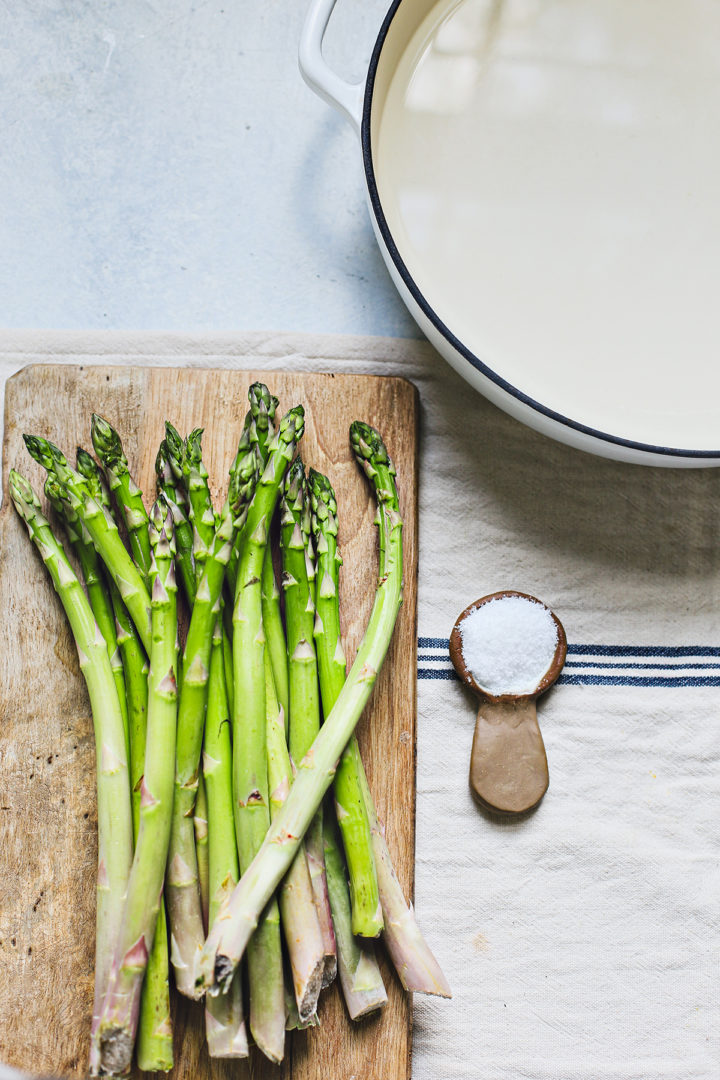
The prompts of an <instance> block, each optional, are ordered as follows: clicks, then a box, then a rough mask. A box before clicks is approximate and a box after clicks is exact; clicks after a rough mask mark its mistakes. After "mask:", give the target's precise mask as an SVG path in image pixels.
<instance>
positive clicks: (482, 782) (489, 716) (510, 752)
mask: <svg viewBox="0 0 720 1080" xmlns="http://www.w3.org/2000/svg"><path fill="white" fill-rule="evenodd" d="M548 783H549V776H548V764H547V756H546V754H545V744H544V743H543V738H542V735H541V733H540V726H539V724H538V719H537V709H536V707H535V698H530V697H527V698H518V699H517V700H516V701H487V700H483V701H481V703H480V708H479V710H478V716H477V721H476V724H475V735H474V737H473V745H472V755H471V757H470V790H471V792H472V794H473V796H474V798H475V799H477V801H478V802H479V803H480V804H481V805H482V806H485V807H487V808H488V809H490V810H497V811H500V812H501V813H504V814H522V813H523V812H524V811H526V810H530V809H532V807H533V806H536V805H537V804H538V803H539V802H540V800H541V799H542V797H543V795H544V794H545V792H546V791H547V788H548Z"/></svg>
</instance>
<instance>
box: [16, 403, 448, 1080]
mask: <svg viewBox="0 0 720 1080" xmlns="http://www.w3.org/2000/svg"><path fill="white" fill-rule="evenodd" d="M249 405H250V407H249V411H248V413H247V416H246V419H245V424H244V427H243V430H242V432H241V434H240V437H239V442H238V448H237V453H236V455H235V458H234V461H233V464H232V466H231V469H230V476H229V484H228V493H227V497H226V499H225V502H224V504H223V506H222V508H221V509H220V510H219V511H218V512H216V511H215V509H214V507H213V504H212V500H211V497H210V489H209V484H208V474H207V470H206V469H205V467H204V465H203V461H202V430H200V429H196V430H194V431H192V432H191V433H190V434H189V435H188V436H187V438H186V439H182V438H181V436H180V435H179V433H178V432H177V431H176V430H175V428H174V427H173V426H172V425H171V424H169V423H168V424H166V432H165V439H164V440H163V442H162V444H161V446H160V449H159V451H158V455H157V460H156V471H157V484H158V498H157V501H156V502H155V504H154V506H153V507H152V509H151V510H150V511H149V512H148V511H147V509H146V507H145V504H144V501H143V498H142V493H141V492H140V491H139V489H138V488H137V486H136V484H135V483H134V481H133V479H132V477H131V474H130V471H129V466H128V461H127V458H126V456H125V453H124V451H123V448H122V444H121V441H120V437H119V435H118V433H117V432H116V431H115V430H114V429H113V428H112V427H111V425H110V424H109V423H108V422H107V420H105V419H103V418H102V417H100V416H93V418H92V441H93V446H94V449H95V452H96V455H97V457H98V459H99V461H100V465H98V464H97V463H96V461H95V459H94V458H93V457H92V456H91V455H90V454H88V453H87V452H86V451H84V450H78V453H77V468H73V467H72V466H70V465H69V464H68V462H67V459H66V458H65V456H64V455H63V453H62V452H61V451H60V450H59V449H58V448H57V447H56V446H54V445H53V444H52V443H50V442H48V441H47V440H46V439H44V438H41V437H38V436H25V442H26V445H27V448H28V450H29V452H30V454H31V455H32V456H33V457H34V458H35V460H36V461H38V462H40V463H41V464H42V465H43V466H44V467H45V468H46V470H47V480H46V484H45V493H46V496H47V498H48V501H49V503H50V505H51V507H52V509H53V511H54V513H55V514H56V516H57V518H58V519H59V521H61V522H62V524H63V525H64V528H65V531H66V534H67V538H68V540H69V542H70V545H71V548H72V550H73V553H74V555H75V556H76V560H77V565H78V568H79V574H76V572H75V570H74V569H73V566H72V564H71V562H70V560H69V559H68V557H67V555H66V554H65V551H64V549H63V547H62V545H61V544H60V543H59V542H58V540H57V539H56V537H55V535H54V533H53V531H52V528H51V526H50V524H49V523H48V521H47V519H46V518H45V517H44V516H43V513H42V510H41V506H40V502H39V500H38V498H37V496H36V495H35V494H34V492H33V490H32V488H31V487H30V485H29V484H28V482H27V481H26V480H25V479H24V478H23V477H22V476H21V475H20V474H19V473H17V472H15V471H14V470H13V471H12V472H11V475H10V492H11V496H12V499H13V502H14V504H15V506H16V508H17V510H18V512H19V513H20V515H21V516H22V517H23V519H24V520H25V522H26V524H27V527H28V530H29V533H30V536H31V538H32V540H33V541H34V542H35V544H36V546H37V547H38V549H39V551H40V553H41V555H42V558H43V560H44V561H45V563H46V565H47V567H48V570H49V572H50V575H51V578H52V581H53V584H54V586H55V588H56V590H57V592H58V594H59V596H60V599H61V601H62V603H63V606H64V608H65V611H66V613H67V615H68V619H69V621H70V625H71V627H72V631H73V634H74V636H75V640H76V644H77V648H78V654H79V657H80V666H81V670H82V672H83V675H84V677H85V680H86V682H87V686H88V692H89V695H90V702H91V706H92V712H93V722H94V726H95V737H96V753H97V788H98V840H99V845H98V881H97V897H98V903H97V946H96V970H95V1000H94V1007H93V1022H92V1033H91V1048H90V1068H91V1073H92V1074H94V1075H101V1074H109V1075H122V1074H124V1073H126V1072H127V1070H128V1069H129V1067H130V1064H131V1062H132V1057H133V1051H134V1050H135V1052H136V1055H137V1062H138V1065H139V1067H140V1068H141V1069H146V1070H165V1071H167V1070H169V1069H170V1068H171V1067H172V1064H173V1048H172V1029H171V1020H170V1000H169V968H170V967H172V971H173V976H174V981H175V985H176V987H177V989H178V991H179V992H180V993H182V994H184V995H186V996H187V997H190V998H194V999H198V998H203V997H204V1000H205V1017H206V1033H207V1041H208V1049H209V1053H210V1055H211V1056H212V1057H219V1058H231V1057H236V1058H237V1057H245V1056H247V1054H248V1043H249V1036H248V1027H249V1035H250V1036H251V1037H252V1040H253V1041H254V1042H255V1044H256V1046H257V1047H258V1048H259V1050H261V1051H262V1052H263V1053H264V1054H265V1055H266V1056H267V1057H268V1058H269V1059H271V1060H272V1061H275V1062H279V1061H281V1060H282V1058H283V1054H284V1047H285V1031H286V1029H287V1028H290V1027H298V1026H302V1027H306V1026H311V1025H313V1024H316V1023H317V1004H318V999H319V996H320V993H321V990H322V988H323V987H324V986H326V985H328V984H329V983H330V982H331V981H332V980H333V978H334V977H335V974H336V972H339V976H340V983H341V986H342V991H343V995H344V998H345V1002H346V1005H347V1010H348V1014H349V1016H350V1017H351V1019H353V1020H357V1019H359V1018H360V1017H362V1016H365V1015H366V1014H368V1013H371V1012H373V1011H375V1010H377V1009H380V1008H382V1006H383V1005H384V1004H385V1002H386V1001H387V994H386V991H385V987H384V985H383V980H382V977H381V974H380V968H379V966H378V963H377V959H376V956H375V942H374V939H375V938H377V937H379V936H380V935H382V938H383V940H384V941H385V944H386V946H387V949H388V952H389V954H390V957H391V959H392V961H393V963H394V965H395V968H396V969H397V972H398V975H399V977H400V980H401V982H402V984H403V986H404V987H405V988H406V989H407V990H414V991H420V992H423V993H430V994H439V995H441V996H449V994H450V991H449V988H448V985H447V983H446V981H445V979H444V977H443V975H442V972H441V971H440V969H439V967H438V965H437V963H436V961H435V959H434V957H433V956H432V954H431V953H430V951H429V949H428V947H427V945H426V944H425V942H424V940H423V938H422V936H421V934H420V931H419V929H418V927H417V924H416V922H415V918H414V915H413V912H412V908H411V907H410V906H409V905H408V904H407V902H406V900H405V898H404V896H403V894H402V890H401V888H400V886H399V883H398V879H397V876H396V874H395V872H394V870H393V866H392V861H391V858H390V853H389V851H388V848H387V844H386V843H385V839H384V833H383V829H382V827H381V826H380V824H379V821H378V816H377V813H376V810H375V806H374V803H373V799H372V795H371V793H370V789H369V786H368V782H367V778H366V775H365V771H364V768H363V764H362V760H361V758H360V751H359V748H358V744H357V740H356V739H355V737H354V734H353V732H354V728H355V725H356V724H357V722H358V720H359V718H360V716H361V714H362V711H363V708H364V705H365V703H366V701H367V699H368V697H369V695H370V693H371V690H372V687H373V684H374V682H375V678H376V675H377V672H378V670H379V668H380V665H381V664H382V661H383V659H384V657H385V653H386V651H387V648H388V646H389V643H390V639H391V636H392V632H393V627H394V625H395V620H396V617H397V613H398V609H399V606H400V603H401V599H402V520H401V518H400V512H399V505H398V496H397V488H396V484H395V470H394V468H393V465H392V462H391V460H390V458H389V456H388V454H387V451H386V449H385V446H384V444H383V441H382V439H381V437H380V435H379V434H378V432H376V431H375V430H374V429H373V428H371V427H369V426H368V425H367V424H364V423H361V422H359V421H356V422H355V423H353V424H352V425H351V429H350V441H351V446H352V450H353V453H354V455H355V457H356V459H357V461H358V463H359V464H360V466H361V467H362V469H363V471H364V472H365V474H366V476H367V478H368V480H369V482H370V484H371V486H372V488H373V491H374V495H375V499H376V502H377V511H378V512H377V525H378V533H379V550H380V565H379V575H378V585H377V592H376V596H375V602H374V606H373V609H372V614H371V616H370V620H369V622H368V625H367V628H366V632H365V635H364V637H363V640H362V642H361V645H360V647H359V649H358V652H357V656H356V658H355V662H354V663H353V665H352V667H351V669H350V671H349V672H348V673H347V674H346V662H345V654H344V651H343V646H342V641H341V636H340V619H339V567H340V565H341V563H342V559H341V557H340V554H339V552H338V547H337V536H338V525H337V515H338V510H337V502H336V498H335V494H334V492H333V489H332V486H331V484H330V481H329V479H328V478H327V477H325V476H323V475H322V474H320V473H318V472H316V471H315V470H313V469H311V470H310V471H309V474H308V475H306V473H305V467H304V465H303V463H302V460H301V459H300V457H299V456H297V454H296V451H297V446H298V443H299V441H300V439H301V437H302V434H303V430H304V413H303V409H302V407H301V406H296V407H294V408H292V409H290V411H289V412H288V413H287V414H286V415H285V416H284V417H283V418H282V419H281V420H280V422H279V423H278V425H277V430H276V429H275V414H276V409H277V406H278V402H277V399H276V398H274V397H273V396H272V395H271V394H270V393H269V391H268V390H267V388H266V387H265V386H263V385H262V384H259V383H256V384H254V385H253V386H252V387H251V388H250V391H249ZM276 517H277V518H278V529H277V532H278V534H279V549H280V550H279V559H278V562H279V564H281V566H282V576H281V589H280V588H278V583H277V579H276V574H275V565H274V560H273V545H272V543H271V538H272V537H273V536H274V535H275V530H274V526H273V523H274V520H275V518H276ZM119 525H120V527H122V529H123V531H124V532H125V534H126V536H127V541H128V546H127V547H126V545H125V543H124V541H123V539H122V537H121V535H120V531H119V527H118V526H119ZM176 572H177V576H176ZM81 581H82V582H84V585H85V589H83V587H82V585H81ZM178 583H179V584H180V585H181V589H182V595H183V599H184V602H185V603H186V605H187V608H188V617H189V621H188V627H187V633H186V635H185V640H184V643H183V647H182V649H180V646H179V643H178V595H177V594H178ZM331 787H332V796H333V797H330V795H328V797H326V792H328V791H329V789H330V788H331ZM166 911H167V923H166ZM167 924H169V946H168V925H167ZM246 953H247V986H248V988H249V996H248V997H249V1000H248V1002H247V1004H248V1011H247V1017H248V1023H247V1026H246V1019H245V1017H246V1011H245V1002H244V1000H243V998H244V996H245V995H244V986H243V979H242V977H241V968H240V962H241V960H242V958H243V956H244V954H246Z"/></svg>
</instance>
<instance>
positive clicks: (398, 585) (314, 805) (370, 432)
mask: <svg viewBox="0 0 720 1080" xmlns="http://www.w3.org/2000/svg"><path fill="white" fill-rule="evenodd" d="M350 438H351V445H352V448H353V451H354V453H355V457H356V458H357V460H358V462H359V463H360V464H361V466H362V467H363V469H364V470H365V473H366V475H367V476H368V479H369V480H370V482H371V483H372V485H373V487H374V490H375V497H376V499H377V500H378V516H379V519H380V520H381V521H382V522H383V527H384V529H385V532H386V537H387V540H386V545H387V549H386V556H385V565H384V572H383V575H382V577H381V578H380V579H379V581H378V587H377V591H376V595H375V601H374V604H373V610H372V613H371V615H370V620H369V622H368V625H367V628H366V631H365V635H364V637H363V640H362V642H361V644H360V648H359V649H358V653H357V656H356V658H355V662H354V664H353V666H352V668H351V669H350V673H349V675H348V677H347V680H346V682H345V685H344V686H343V688H342V690H341V691H340V695H339V697H338V699H337V702H336V703H335V706H334V708H333V709H332V710H331V712H330V714H329V716H327V717H326V719H325V723H324V724H323V726H322V728H321V729H320V733H319V735H318V736H317V738H316V739H315V742H314V743H313V745H312V747H311V748H310V751H309V752H308V753H307V754H306V755H305V757H304V758H303V760H302V761H301V762H300V763H299V764H298V768H297V775H296V777H295V781H294V783H293V785H292V787H291V789H290V793H289V795H288V798H287V801H286V802H285V805H284V806H283V808H282V810H281V811H280V813H279V814H278V816H277V817H276V819H275V820H274V821H273V823H272V825H271V827H270V829H269V830H268V832H267V834H266V836H265V839H264V840H263V843H262V845H261V847H260V849H259V850H258V853H257V855H256V856H255V858H254V859H253V861H252V863H251V865H250V866H248V867H247V868H246V869H245V872H244V873H243V876H242V878H241V879H240V882H239V884H238V885H237V886H236V887H235V889H234V890H233V893H232V895H231V897H230V899H229V900H228V902H227V903H226V904H225V905H224V906H223V910H222V911H221V912H220V914H219V915H218V917H217V918H216V919H215V921H214V923H213V925H212V926H211V928H210V934H209V935H208V940H207V942H206V943H205V948H204V950H203V964H202V977H203V981H204V984H205V985H206V986H207V987H209V988H213V989H215V990H217V989H220V990H222V989H223V988H224V987H227V986H228V985H229V983H230V980H231V979H232V977H233V974H234V972H235V970H236V968H237V965H238V963H239V961H240V959H241V957H242V955H243V953H244V951H245V949H246V947H247V944H248V941H249V939H250V937H251V935H252V933H253V930H254V929H255V927H256V926H257V924H258V921H259V919H260V918H261V915H262V912H263V909H264V907H265V905H266V904H267V902H268V900H269V898H270V897H271V896H272V894H273V892H274V890H275V889H276V888H277V886H278V884H279V882H280V881H281V880H282V878H283V875H284V874H285V873H286V872H287V870H288V868H289V866H290V864H291V863H292V860H293V858H294V857H295V854H296V852H297V849H298V845H299V843H300V840H301V839H302V837H303V836H304V834H305V831H306V830H307V827H308V825H309V824H310V822H311V821H312V818H313V816H314V815H315V813H316V812H317V810H318V808H319V806H320V803H321V801H322V798H323V795H324V794H325V792H326V791H327V789H328V787H329V786H330V784H331V783H332V778H333V773H334V770H335V764H336V762H337V760H338V758H339V757H340V754H341V753H342V751H343V748H344V747H345V746H346V745H347V742H348V740H349V738H350V736H351V735H352V733H353V731H354V729H355V725H356V724H357V722H358V720H359V719H360V716H361V714H362V711H363V709H364V707H365V704H366V702H367V700H368V698H369V696H370V693H371V692H372V688H373V685H374V683H375V679H376V678H377V672H378V670H379V668H380V665H381V664H382V661H383V659H384V657H385V654H386V652H387V649H388V646H389V644H390V639H391V637H392V632H393V629H394V626H395V621H396V618H397V614H398V611H399V608H400V604H401V601H402V519H401V517H400V512H399V507H398V499H397V488H396V486H395V479H394V470H392V469H391V467H390V460H389V458H388V455H387V450H386V449H385V446H384V444H383V442H382V439H381V437H380V435H379V434H378V433H377V432H376V431H374V429H373V428H370V427H369V426H368V425H367V424H361V423H359V422H358V421H356V422H355V423H353V425H352V426H351V428H350ZM257 569H258V570H259V569H260V567H259V566H258V568H257ZM241 595H242V593H241ZM258 621H259V620H258Z"/></svg>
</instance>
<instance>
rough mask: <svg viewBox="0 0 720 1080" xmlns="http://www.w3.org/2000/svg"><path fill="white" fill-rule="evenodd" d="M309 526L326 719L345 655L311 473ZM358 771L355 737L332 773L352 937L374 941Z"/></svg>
mask: <svg viewBox="0 0 720 1080" xmlns="http://www.w3.org/2000/svg"><path fill="white" fill-rule="evenodd" d="M309 487H310V493H311V499H312V509H313V516H312V525H313V533H314V536H315V545H316V551H317V556H316V557H317V576H316V591H315V607H316V618H315V631H314V632H315V644H316V648H317V655H318V668H319V672H320V693H321V697H322V704H323V710H324V712H325V714H326V715H327V714H328V713H329V712H330V711H331V709H332V707H333V705H334V704H335V702H336V701H337V699H338V696H339V694H340V691H341V690H342V688H343V685H344V683H345V654H344V652H343V647H342V640H341V637H340V608H339V591H338V570H339V568H340V566H341V565H342V558H341V556H340V553H339V551H338V547H337V534H338V525H337V502H336V499H335V492H334V491H333V489H332V486H331V484H330V481H329V480H328V479H327V477H325V476H323V475H322V474H321V473H318V472H316V471H315V470H314V469H313V470H311V471H310V477H309ZM361 768H362V762H361V760H360V749H359V747H358V742H357V738H356V736H355V735H353V736H352V738H351V739H350V741H349V743H348V745H347V746H346V747H345V749H344V750H343V753H342V757H341V758H340V762H339V764H338V769H337V773H336V774H335V782H334V794H335V807H336V812H337V819H338V823H339V825H340V832H341V834H342V839H343V846H344V849H345V857H346V859H347V865H348V874H349V885H350V900H351V905H352V927H353V933H354V934H359V935H360V936H362V937H370V938H372V937H377V935H378V934H379V933H380V931H381V930H382V928H383V914H382V908H381V906H380V894H379V889H378V880H377V873H376V870H375V857H374V855H373V848H372V838H371V834H370V822H369V819H368V813H367V809H366V807H365V801H364V799H363V793H362V789H361V787H360V777H359V772H360V769H361Z"/></svg>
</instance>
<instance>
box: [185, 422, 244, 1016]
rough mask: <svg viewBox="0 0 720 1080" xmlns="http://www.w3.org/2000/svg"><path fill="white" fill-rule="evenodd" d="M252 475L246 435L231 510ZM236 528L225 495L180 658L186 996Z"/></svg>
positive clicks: (195, 939)
mask: <svg viewBox="0 0 720 1080" xmlns="http://www.w3.org/2000/svg"><path fill="white" fill-rule="evenodd" d="M256 477H257V455H256V451H255V448H254V446H251V445H249V443H248V442H247V440H246V441H245V442H244V443H243V445H242V448H241V451H239V452H238V455H237V457H236V459H235V462H234V464H233V472H232V474H231V487H232V488H233V491H236V492H237V498H236V499H234V500H233V503H234V505H235V508H236V509H238V507H239V506H243V505H245V503H246V502H247V501H248V500H249V497H250V495H251V493H252V490H253V489H254V486H255V481H256ZM236 527H237V518H235V517H234V516H233V509H232V506H231V500H230V499H229V498H228V500H226V503H225V506H224V507H223V511H222V515H221V519H220V524H219V525H218V529H217V532H216V533H215V536H214V540H213V544H212V547H211V550H210V551H209V553H208V558H207V559H206V560H205V561H204V562H203V563H202V565H203V566H204V570H203V576H202V580H201V581H200V584H199V586H198V589H197V593H196V596H195V604H194V606H193V610H192V616H191V618H190V626H189V628H188V633H187V640H186V643H185V651H184V654H183V660H182V666H183V681H182V690H181V693H180V705H179V709H178V724H177V744H176V753H177V761H176V768H175V798H174V801H173V811H172V832H171V837H170V851H169V857H168V871H167V880H166V890H165V893H166V898H167V904H168V914H169V916H170V930H171V960H172V965H173V970H174V972H175V983H176V985H177V988H178V990H179V991H180V992H181V993H182V994H185V995H186V996H187V997H192V998H194V997H198V996H202V995H201V994H199V990H198V987H197V986H196V980H197V963H198V960H199V957H200V951H201V949H202V945H203V942H204V940H205V932H204V927H203V918H202V905H201V897H200V889H199V879H198V865H197V853H196V848H195V837H194V832H193V821H192V814H193V807H194V805H195V797H196V793H197V787H198V775H199V768H200V755H201V752H202V738H203V726H204V722H205V707H206V701H207V683H208V677H209V668H210V651H211V647H212V634H213V628H214V626H215V623H216V620H217V615H218V613H219V610H220V593H221V590H222V585H223V581H224V578H225V568H226V566H227V561H228V558H229V557H230V551H231V549H232V541H233V538H234V535H235V530H236Z"/></svg>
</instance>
